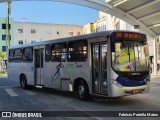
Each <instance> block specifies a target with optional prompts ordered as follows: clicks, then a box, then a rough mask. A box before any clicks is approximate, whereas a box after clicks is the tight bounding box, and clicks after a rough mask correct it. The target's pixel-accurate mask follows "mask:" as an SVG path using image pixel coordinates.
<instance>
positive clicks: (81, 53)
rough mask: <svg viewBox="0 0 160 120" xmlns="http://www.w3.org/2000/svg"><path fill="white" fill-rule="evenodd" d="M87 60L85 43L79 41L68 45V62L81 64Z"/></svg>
mask: <svg viewBox="0 0 160 120" xmlns="http://www.w3.org/2000/svg"><path fill="white" fill-rule="evenodd" d="M86 60H87V41H86V40H81V41H76V42H73V41H71V42H69V43H68V61H70V62H83V61H86Z"/></svg>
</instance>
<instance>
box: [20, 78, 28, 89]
mask: <svg viewBox="0 0 160 120" xmlns="http://www.w3.org/2000/svg"><path fill="white" fill-rule="evenodd" d="M20 84H21V87H22V88H23V89H27V87H28V85H27V78H26V76H25V75H22V76H21V77H20Z"/></svg>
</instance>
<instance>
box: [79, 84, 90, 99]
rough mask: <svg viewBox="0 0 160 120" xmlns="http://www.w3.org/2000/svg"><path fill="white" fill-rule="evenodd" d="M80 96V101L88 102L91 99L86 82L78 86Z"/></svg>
mask: <svg viewBox="0 0 160 120" xmlns="http://www.w3.org/2000/svg"><path fill="white" fill-rule="evenodd" d="M78 96H79V99H80V100H85V101H86V100H88V99H89V89H88V86H87V84H86V83H85V82H83V81H81V82H80V84H79V86H78Z"/></svg>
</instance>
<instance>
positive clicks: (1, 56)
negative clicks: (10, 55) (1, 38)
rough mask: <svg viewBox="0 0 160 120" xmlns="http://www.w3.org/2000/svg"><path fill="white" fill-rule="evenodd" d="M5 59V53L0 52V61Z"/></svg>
mask: <svg viewBox="0 0 160 120" xmlns="http://www.w3.org/2000/svg"><path fill="white" fill-rule="evenodd" d="M6 58H7V53H3V52H2V51H0V59H2V60H4V59H6Z"/></svg>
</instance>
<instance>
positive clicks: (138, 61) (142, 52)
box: [112, 40, 149, 72]
mask: <svg viewBox="0 0 160 120" xmlns="http://www.w3.org/2000/svg"><path fill="white" fill-rule="evenodd" d="M112 66H113V68H114V70H116V71H121V72H144V71H149V48H148V45H147V43H143V42H133V41H126V40H123V41H117V42H115V50H114V52H112Z"/></svg>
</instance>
